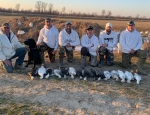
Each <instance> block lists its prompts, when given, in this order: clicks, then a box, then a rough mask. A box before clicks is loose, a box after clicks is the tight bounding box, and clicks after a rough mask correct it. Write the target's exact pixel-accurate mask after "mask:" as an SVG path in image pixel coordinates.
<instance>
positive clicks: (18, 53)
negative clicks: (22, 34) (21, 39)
mask: <svg viewBox="0 0 150 115" xmlns="http://www.w3.org/2000/svg"><path fill="white" fill-rule="evenodd" d="M25 55H26V48H25V47H22V48H18V49H16V53H15V55H14V56H12V57H11V58H10V59H9V60H10V61H11V59H14V58H16V57H18V58H17V59H16V64H18V65H22V63H23V61H24V58H25ZM2 64H3V68H4V69H5V71H6V72H7V73H12V72H13V66H12V64H11V65H10V66H6V64H5V63H4V62H3V63H2Z"/></svg>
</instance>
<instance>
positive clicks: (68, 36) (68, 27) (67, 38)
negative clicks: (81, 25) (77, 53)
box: [58, 21, 80, 67]
mask: <svg viewBox="0 0 150 115" xmlns="http://www.w3.org/2000/svg"><path fill="white" fill-rule="evenodd" d="M58 41H59V46H60V47H59V64H60V67H64V64H63V58H64V53H65V52H66V55H67V58H68V59H67V60H68V62H69V63H72V61H73V49H74V47H75V46H77V45H79V44H80V39H79V35H78V33H77V32H76V31H75V30H74V29H72V23H71V22H70V21H67V22H66V23H65V28H64V29H63V30H62V31H61V32H60V33H59V37H58Z"/></svg>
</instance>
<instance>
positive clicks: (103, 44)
mask: <svg viewBox="0 0 150 115" xmlns="http://www.w3.org/2000/svg"><path fill="white" fill-rule="evenodd" d="M99 43H100V47H99V58H100V61H99V64H98V67H100V68H101V67H103V64H104V55H106V64H107V65H108V66H112V65H113V61H114V54H113V47H116V46H117V43H118V37H117V33H116V32H114V31H112V23H107V24H106V26H105V30H104V31H103V32H101V33H100V35H99Z"/></svg>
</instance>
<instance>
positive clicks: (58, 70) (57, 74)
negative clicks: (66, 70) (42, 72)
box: [54, 69, 61, 78]
mask: <svg viewBox="0 0 150 115" xmlns="http://www.w3.org/2000/svg"><path fill="white" fill-rule="evenodd" d="M60 73H61V70H60V69H54V75H56V76H57V77H58V78H61V75H60Z"/></svg>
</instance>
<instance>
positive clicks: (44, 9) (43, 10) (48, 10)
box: [0, 1, 150, 19]
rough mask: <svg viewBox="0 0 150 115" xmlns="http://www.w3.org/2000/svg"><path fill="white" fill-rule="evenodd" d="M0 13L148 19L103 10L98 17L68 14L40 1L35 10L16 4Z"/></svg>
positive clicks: (1, 9) (0, 9)
mask: <svg viewBox="0 0 150 115" xmlns="http://www.w3.org/2000/svg"><path fill="white" fill-rule="evenodd" d="M0 12H7V13H17V12H20V13H32V14H49V15H63V16H79V17H99V18H112V19H116V18H117V19H125V18H126V19H150V18H146V16H143V17H140V15H139V14H137V15H136V16H135V17H132V16H121V15H117V16H113V15H112V11H110V10H109V11H106V10H105V9H103V10H102V11H101V15H98V14H97V13H96V12H93V13H84V12H73V11H72V10H70V11H69V13H66V7H65V6H64V7H62V9H61V11H58V10H55V9H54V5H53V4H52V3H45V2H42V1H36V3H35V10H32V9H29V10H24V9H21V10H20V4H16V6H15V8H14V9H13V8H8V9H6V8H1V7H0Z"/></svg>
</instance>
